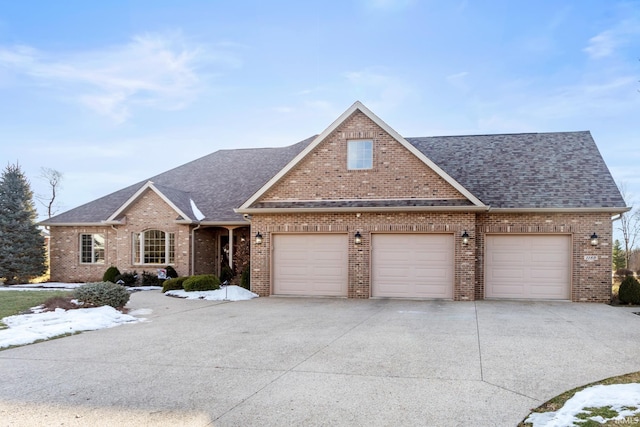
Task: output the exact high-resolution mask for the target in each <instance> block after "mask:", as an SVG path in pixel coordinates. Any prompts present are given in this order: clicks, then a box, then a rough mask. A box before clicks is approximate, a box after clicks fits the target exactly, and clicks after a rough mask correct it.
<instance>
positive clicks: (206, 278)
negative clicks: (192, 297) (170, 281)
mask: <svg viewBox="0 0 640 427" xmlns="http://www.w3.org/2000/svg"><path fill="white" fill-rule="evenodd" d="M182 286H183V287H184V290H185V291H187V292H193V291H214V290H216V289H219V288H220V279H218V278H217V277H216V276H214V275H213V274H202V275H199V276H191V277H189V278H187V280H185V281H184V282H183V283H182Z"/></svg>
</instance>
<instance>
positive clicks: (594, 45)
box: [583, 10, 640, 59]
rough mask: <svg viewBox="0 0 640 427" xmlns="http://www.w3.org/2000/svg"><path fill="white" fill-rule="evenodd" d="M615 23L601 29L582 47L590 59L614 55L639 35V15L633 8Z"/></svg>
mask: <svg viewBox="0 0 640 427" xmlns="http://www.w3.org/2000/svg"><path fill="white" fill-rule="evenodd" d="M627 13H629V14H630V16H626V17H625V18H624V19H622V20H621V21H619V22H618V23H617V24H615V25H614V26H612V27H611V28H608V29H606V30H603V31H601V32H600V33H598V34H596V35H595V36H593V37H591V38H590V39H589V43H588V44H587V47H585V48H584V49H583V51H584V52H586V53H587V55H589V57H590V58H591V59H602V58H606V57H609V56H612V55H614V54H615V53H616V52H617V51H618V49H620V48H621V47H623V46H624V45H626V44H628V43H629V42H631V41H633V40H635V39H637V38H638V36H639V35H640V16H639V15H638V12H635V11H633V10H629V11H627Z"/></svg>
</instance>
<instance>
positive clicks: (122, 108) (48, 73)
mask: <svg viewBox="0 0 640 427" xmlns="http://www.w3.org/2000/svg"><path fill="white" fill-rule="evenodd" d="M205 62H216V63H218V64H223V65H224V66H228V67H238V66H240V65H241V63H240V61H239V60H238V59H237V58H236V57H235V56H234V55H233V54H229V53H227V52H225V51H224V50H223V49H221V50H220V51H219V52H215V53H213V52H206V51H205V50H204V49H203V48H202V47H200V46H195V45H192V44H190V43H189V42H188V41H187V40H186V39H185V38H184V37H183V36H182V35H181V34H180V33H170V34H144V35H139V36H135V37H134V38H133V39H132V40H131V41H130V42H129V43H126V44H123V45H118V46H113V47H110V48H107V49H103V50H94V51H85V52H74V53H66V54H65V53H62V54H54V53H48V52H41V51H38V50H36V49H34V48H32V47H29V46H13V47H4V48H3V47H0V65H4V66H5V67H8V68H11V69H13V70H14V71H16V72H18V73H20V74H21V75H24V76H27V77H28V78H29V79H31V80H32V81H34V82H36V83H37V84H39V85H42V86H45V87H49V88H52V89H57V90H62V91H63V92H64V93H65V96H66V97H71V99H73V100H75V101H76V102H78V103H80V104H81V105H83V106H85V107H88V108H89V109H91V110H93V111H95V112H96V113H98V114H101V115H105V116H108V117H110V118H112V119H113V120H114V121H116V122H123V121H125V120H127V119H128V118H129V117H130V116H131V114H132V112H133V110H134V109H135V108H140V107H145V108H153V109H159V110H176V109H182V108H184V107H185V106H186V105H188V104H189V103H190V102H191V101H192V100H193V99H194V98H195V97H196V96H197V95H198V93H199V91H200V90H202V87H203V84H204V82H203V81H202V78H201V75H200V74H199V72H200V66H201V65H203V64H204V63H205Z"/></svg>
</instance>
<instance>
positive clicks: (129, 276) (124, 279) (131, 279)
mask: <svg viewBox="0 0 640 427" xmlns="http://www.w3.org/2000/svg"><path fill="white" fill-rule="evenodd" d="M114 283H118V284H119V285H124V286H134V285H135V284H136V283H138V273H136V272H135V271H134V272H133V273H122V274H118V275H117V276H116V281H115V282H114Z"/></svg>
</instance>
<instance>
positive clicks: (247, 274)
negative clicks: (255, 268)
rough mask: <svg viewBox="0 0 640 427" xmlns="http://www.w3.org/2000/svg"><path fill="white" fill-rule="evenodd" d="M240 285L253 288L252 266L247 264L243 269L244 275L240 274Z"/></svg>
mask: <svg viewBox="0 0 640 427" xmlns="http://www.w3.org/2000/svg"><path fill="white" fill-rule="evenodd" d="M240 286H242V287H243V288H245V289H247V290H251V266H250V265H247V266H246V267H245V269H244V270H242V275H241V276H240Z"/></svg>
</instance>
